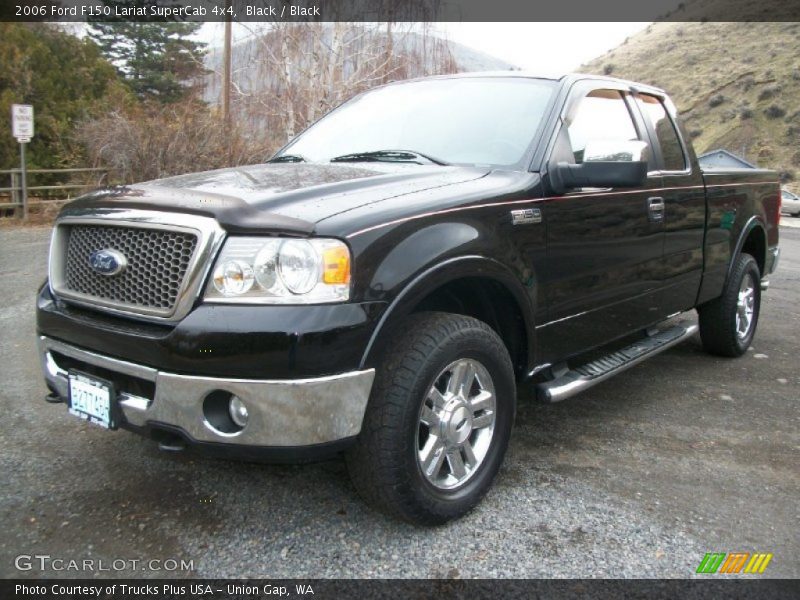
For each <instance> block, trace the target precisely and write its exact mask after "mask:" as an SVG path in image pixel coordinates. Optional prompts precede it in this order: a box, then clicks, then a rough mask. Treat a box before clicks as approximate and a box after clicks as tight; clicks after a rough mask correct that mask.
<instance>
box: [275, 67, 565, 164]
mask: <svg viewBox="0 0 800 600" xmlns="http://www.w3.org/2000/svg"><path fill="white" fill-rule="evenodd" d="M555 87H556V86H555V82H553V81H547V80H541V79H524V78H514V79H512V78H489V77H481V78H454V79H434V80H427V81H415V82H409V83H403V84H394V85H389V86H386V87H382V88H378V89H376V90H373V91H370V92H367V93H365V94H362V95H360V96H357V97H356V98H354V99H352V100H350V101H349V102H347V103H346V104H344V105H343V106H341V107H340V108H338V109H336V110H335V111H333V112H332V113H330V114H329V115H327V116H326V117H324V118H323V119H322V120H320V121H319V122H317V123H316V124H314V125H312V126H311V128H309V129H308V130H307V131H306V132H305V133H303V134H302V135H301V136H299V137H298V138H297V139H296V140H295V141H294V142H292V143H291V144H290V145H289V146H288V147H286V148H285V149H284V150H283V152H282V153H281V155H292V156H295V157H302V158H303V159H305V160H307V161H313V162H327V161H330V160H331V159H333V158H337V157H341V156H345V155H349V154H360V153H367V152H375V151H379V150H406V151H413V152H416V153H418V154H420V155H424V156H429V157H435V158H436V159H437V160H439V161H441V162H447V163H455V164H481V165H483V164H487V165H514V164H517V163H518V162H519V161H520V160H521V159H522V157H523V156H524V154H525V151H526V150H527V149H528V146H529V145H530V143H531V142H532V141H533V137H534V135H535V133H536V130H537V128H538V127H539V124H540V123H541V121H542V118H543V116H544V112H545V110H546V108H547V105H548V103H549V101H550V97H551V96H552V94H553V91H554V89H555Z"/></svg>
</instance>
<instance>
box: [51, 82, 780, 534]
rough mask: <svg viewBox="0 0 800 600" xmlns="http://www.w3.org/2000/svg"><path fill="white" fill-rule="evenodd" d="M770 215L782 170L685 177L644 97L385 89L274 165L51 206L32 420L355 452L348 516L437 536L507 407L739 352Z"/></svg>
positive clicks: (764, 266) (309, 451)
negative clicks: (653, 368)
mask: <svg viewBox="0 0 800 600" xmlns="http://www.w3.org/2000/svg"><path fill="white" fill-rule="evenodd" d="M779 212H780V189H779V186H778V182H777V180H776V176H775V174H774V173H772V172H769V171H762V170H754V169H747V170H726V171H701V170H700V168H699V167H698V165H697V160H696V158H695V154H694V151H693V150H692V147H691V145H690V144H689V142H688V140H687V138H686V136H685V135H683V133H682V129H681V125H680V122H679V121H678V119H677V116H676V113H675V109H674V108H673V105H672V103H671V102H670V100H669V99H668V98H667V97H666V96H665V94H664V92H663V91H661V90H659V89H656V88H652V87H649V86H647V85H640V84H637V83H631V82H626V81H620V80H617V79H610V78H603V77H594V76H584V75H569V76H565V77H561V78H556V79H547V78H541V77H534V76H528V75H525V74H520V73H512V74H502V75H494V74H480V75H468V76H466V75H459V76H447V77H438V78H431V79H422V80H416V81H409V82H403V83H395V84H390V85H387V86H384V87H380V88H377V89H374V90H372V91H369V92H366V93H364V94H362V95H360V96H357V97H356V98H354V99H352V100H350V101H349V102H347V103H345V104H344V105H343V106H341V107H340V108H338V109H336V110H334V111H333V112H331V113H330V114H329V115H327V116H326V117H324V118H323V119H321V120H320V121H318V122H317V123H316V124H314V125H313V126H311V127H310V128H309V129H308V130H307V131H305V132H304V133H303V134H302V135H300V136H298V137H297V138H295V139H294V140H293V141H292V142H291V143H289V144H288V145H287V146H286V147H284V148H283V149H282V150H280V151H279V152H278V153H277V154H276V155H275V157H274V158H273V159H272V160H270V161H269V162H268V163H267V164H263V165H256V166H249V167H238V168H232V169H224V170H220V171H212V172H207V173H196V174H190V175H182V176H178V177H171V178H168V179H161V180H157V181H152V182H148V183H143V184H139V185H131V186H128V187H122V188H112V189H106V190H101V191H97V192H94V193H91V194H88V195H86V196H83V197H82V198H79V199H78V200H76V201H75V202H73V203H71V204H69V205H68V206H66V207H65V208H64V209H63V211H62V212H61V214H60V216H59V218H58V220H57V222H56V225H55V229H54V233H53V239H52V244H51V250H50V267H49V270H50V273H49V281H48V283H47V284H46V285H44V286H43V287H42V289H41V291H40V293H39V297H38V311H37V324H38V336H39V345H40V349H41V357H42V363H43V367H44V372H45V378H46V380H47V385H48V387H49V388H50V391H51V394H50V395H49V396H48V400H50V401H51V402H61V401H63V402H66V403H67V405H68V406H69V411H70V412H71V413H73V414H75V415H78V416H81V417H83V418H86V419H88V420H90V421H93V422H96V423H98V424H101V425H103V426H106V427H109V428H111V429H114V428H117V427H122V428H125V429H129V430H133V431H136V432H139V433H142V434H145V435H149V436H152V437H154V438H155V439H157V440H159V441H160V442H161V443H162V445H163V446H165V447H180V446H182V445H184V444H190V445H193V446H197V447H203V448H205V449H208V450H216V451H221V452H224V453H225V454H229V455H230V454H238V455H240V456H244V457H248V458H266V459H268V460H279V461H286V460H289V461H291V460H307V459H310V458H317V457H321V456H325V455H330V454H333V453H336V452H339V451H345V453H346V459H347V464H348V468H349V470H350V473H351V475H352V478H353V481H354V483H355V486H356V487H357V489H358V490H359V492H360V493H361V494H362V495H363V496H364V498H365V499H367V500H368V501H370V502H371V503H373V504H375V505H377V506H379V507H381V508H383V509H384V510H387V511H389V512H390V513H392V514H395V515H397V516H400V517H402V518H405V519H407V520H410V521H414V522H418V523H427V524H435V523H441V522H444V521H446V520H448V519H452V518H454V517H458V516H461V515H463V514H464V513H465V512H466V511H468V510H469V509H470V508H472V507H473V506H474V505H475V504H476V503H477V502H478V501H479V500H480V499H481V497H482V496H483V494H484V493H485V492H486V491H487V489H488V488H489V487H490V485H491V482H492V480H493V478H494V477H495V474H496V473H497V471H498V469H499V468H500V464H501V462H502V460H503V455H504V453H505V450H506V447H507V445H508V441H509V437H510V435H511V427H512V423H513V421H514V412H515V404H516V386H517V385H530V386H535V389H536V393H537V396H538V398H539V399H541V400H543V401H545V402H555V401H558V400H562V399H564V398H566V397H568V396H571V395H573V394H575V393H577V392H580V391H582V390H584V389H586V388H588V387H590V386H592V385H593V384H595V383H598V382H600V381H604V380H605V379H607V378H608V377H609V376H611V375H614V374H616V373H618V372H620V371H622V370H624V369H626V368H627V367H629V366H631V365H633V364H636V363H638V362H639V361H641V360H643V359H645V358H648V357H650V356H652V355H654V354H657V353H658V352H660V351H662V350H664V349H666V348H668V347H670V346H672V345H673V344H675V343H677V342H680V341H682V340H684V339H686V338H687V337H689V336H691V335H693V334H694V333H695V332H696V330H697V329H698V327H699V331H700V336H701V338H702V342H703V345H704V346H705V348H706V349H707V350H708V351H709V352H711V353H713V354H717V355H721V356H731V357H734V356H739V355H741V354H743V353H744V352H745V350H746V349H747V347H748V346H749V345H750V342H751V340H752V339H753V335H754V334H755V330H756V324H757V322H758V312H759V307H760V298H761V291H762V289H766V287H767V281H766V277H767V276H768V275H769V274H770V273H772V272H773V271H774V270H775V267H776V264H777V262H778V219H779ZM691 309H697V312H698V313H699V323H698V321H695V320H681V319H680V317H679V316H678V315H680V313H683V312H685V311H689V310H691ZM676 317H677V318H676ZM696 323H697V324H696Z"/></svg>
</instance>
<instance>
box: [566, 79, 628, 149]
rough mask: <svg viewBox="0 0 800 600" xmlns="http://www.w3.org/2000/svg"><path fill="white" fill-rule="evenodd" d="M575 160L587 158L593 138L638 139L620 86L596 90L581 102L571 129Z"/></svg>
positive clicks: (612, 139)
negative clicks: (585, 156)
mask: <svg viewBox="0 0 800 600" xmlns="http://www.w3.org/2000/svg"><path fill="white" fill-rule="evenodd" d="M567 131H568V133H569V141H570V144H571V145H572V152H573V154H574V155H575V162H576V163H581V162H583V151H584V150H585V149H586V142H589V141H593V142H594V141H618V140H625V141H630V140H638V139H639V135H638V134H637V133H636V127H634V125H633V120H632V119H631V115H630V112H629V111H628V106H627V104H625V100H624V98H623V96H622V93H621V92H619V91H617V90H594V91H592V92H590V93H589V94H587V95H586V96H585V97H584V98H583V99H582V100H581V101H580V103H579V104H578V109H577V110H576V112H575V115H574V117H573V118H572V122H571V123H570V125H569V127H568V129H567Z"/></svg>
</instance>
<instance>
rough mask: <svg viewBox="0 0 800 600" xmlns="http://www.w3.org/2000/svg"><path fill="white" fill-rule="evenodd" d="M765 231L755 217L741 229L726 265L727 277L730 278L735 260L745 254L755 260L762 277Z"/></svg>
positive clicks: (765, 259) (765, 257)
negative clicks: (729, 260)
mask: <svg viewBox="0 0 800 600" xmlns="http://www.w3.org/2000/svg"><path fill="white" fill-rule="evenodd" d="M767 249H768V248H767V230H766V228H765V227H764V224H763V223H762V222H761V220H760V219H759V218H758V217H757V216H753V217H750V219H749V220H748V221H747V223H745V225H744V227H742V232H741V233H740V234H739V239H738V240H737V241H736V247H735V249H734V252H733V253H732V254H731V262H730V264H729V265H728V273H727V277H730V275H731V272H732V271H733V266H734V263H735V261H736V258H737V257H738V256H739V255H740V254H742V253H746V254H749V255H751V256H752V257H753V258H755V259H756V263H758V268H759V271H760V272H761V276H762V277H763V276H764V268H765V266H766V264H767Z"/></svg>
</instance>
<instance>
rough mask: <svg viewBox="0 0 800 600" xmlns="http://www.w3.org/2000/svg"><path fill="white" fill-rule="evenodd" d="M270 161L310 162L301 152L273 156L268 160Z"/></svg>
mask: <svg viewBox="0 0 800 600" xmlns="http://www.w3.org/2000/svg"><path fill="white" fill-rule="evenodd" d="M267 162H268V163H299V162H308V161H306V159H305V157H304V156H300V155H299V154H281V155H280V156H276V157H275V158H271V159H269V160H268V161H267Z"/></svg>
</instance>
